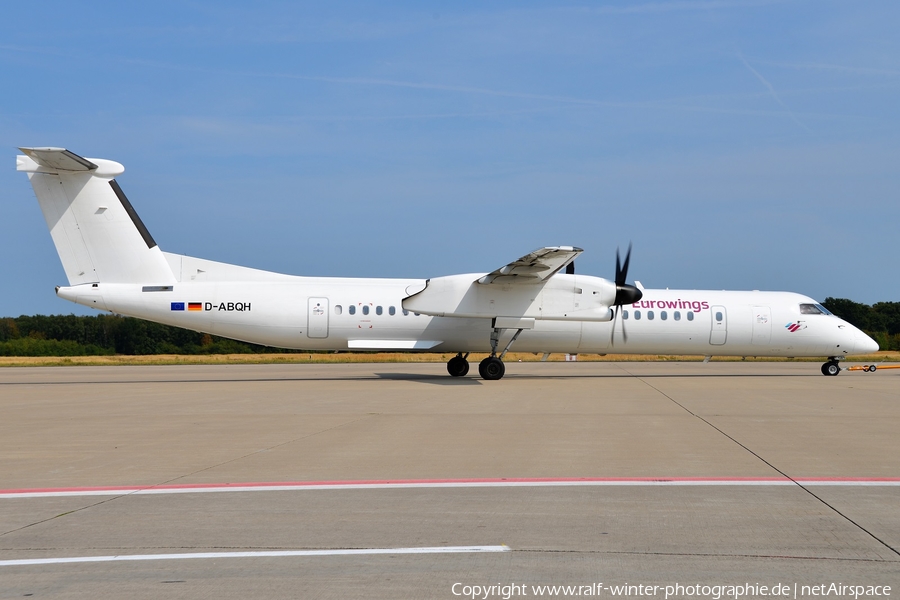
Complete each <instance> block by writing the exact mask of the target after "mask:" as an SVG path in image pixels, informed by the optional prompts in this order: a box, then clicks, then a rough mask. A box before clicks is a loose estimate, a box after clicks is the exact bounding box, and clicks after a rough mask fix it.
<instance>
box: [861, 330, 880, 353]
mask: <svg viewBox="0 0 900 600" xmlns="http://www.w3.org/2000/svg"><path fill="white" fill-rule="evenodd" d="M879 350H880V348H879V347H878V342H876V341H875V340H873V339H872V338H870V337H869V336H867V335H866V334H864V333H863V332H862V331H860V332H859V333H857V334H856V352H857V353H859V354H871V353H872V352H878V351H879Z"/></svg>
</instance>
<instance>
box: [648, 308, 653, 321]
mask: <svg viewBox="0 0 900 600" xmlns="http://www.w3.org/2000/svg"><path fill="white" fill-rule="evenodd" d="M647 319H648V320H650V321H652V320H653V311H652V310H648V311H647Z"/></svg>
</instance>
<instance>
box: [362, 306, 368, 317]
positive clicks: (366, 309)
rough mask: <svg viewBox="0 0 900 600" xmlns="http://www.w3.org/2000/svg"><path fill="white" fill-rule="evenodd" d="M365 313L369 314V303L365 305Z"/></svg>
mask: <svg viewBox="0 0 900 600" xmlns="http://www.w3.org/2000/svg"><path fill="white" fill-rule="evenodd" d="M363 314H364V315H367V314H369V307H368V305H363Z"/></svg>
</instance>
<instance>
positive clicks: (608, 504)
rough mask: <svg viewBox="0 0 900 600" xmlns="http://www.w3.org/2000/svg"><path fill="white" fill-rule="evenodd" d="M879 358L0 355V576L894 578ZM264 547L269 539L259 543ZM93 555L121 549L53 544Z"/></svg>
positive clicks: (895, 462)
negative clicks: (133, 359)
mask: <svg viewBox="0 0 900 600" xmlns="http://www.w3.org/2000/svg"><path fill="white" fill-rule="evenodd" d="M898 375H900V374H898V373H897V372H896V371H888V372H876V373H871V374H870V373H856V372H855V373H843V374H841V375H840V376H838V377H823V376H822V375H821V374H820V373H819V369H818V365H817V364H815V363H710V364H701V363H515V364H510V365H508V369H507V376H506V377H505V378H504V379H503V380H501V381H496V382H485V381H482V380H480V379H476V378H472V377H467V378H463V379H452V378H450V377H449V376H447V375H446V374H445V371H444V366H443V364H365V365H240V366H180V367H98V368H93V367H75V368H9V369H3V370H0V415H2V419H0V488H2V489H0V597H4V598H5V597H22V596H24V595H28V594H33V597H35V598H39V597H44V598H48V597H60V598H62V597H73V598H74V597H122V596H125V595H128V596H130V597H133V598H142V597H147V598H156V597H160V596H166V597H198V596H206V597H250V596H258V597H266V598H275V597H286V598H287V597H290V598H296V597H316V598H349V597H366V598H454V597H460V596H456V595H454V591H456V592H462V590H463V589H464V588H463V587H459V586H458V587H456V588H454V587H453V586H454V584H456V583H459V584H461V586H466V585H468V586H472V585H498V584H499V585H501V586H502V585H508V584H518V585H524V586H526V588H524V590H525V591H526V592H527V596H534V595H535V592H536V590H535V589H534V588H532V587H531V586H536V585H537V586H539V585H548V584H563V585H575V586H588V585H595V584H596V583H599V582H602V583H603V585H604V586H612V585H621V584H625V583H629V584H639V583H640V584H659V585H662V586H664V585H673V584H676V583H679V584H681V585H694V584H698V583H699V584H706V585H713V584H731V585H740V584H747V583H750V584H761V585H771V584H775V583H781V584H785V585H790V586H793V585H794V584H798V585H799V586H802V585H818V584H822V583H826V584H827V583H831V582H835V583H838V582H840V583H842V584H865V585H890V586H892V587H893V592H892V595H896V594H898V593H900V554H898V551H900V485H898V484H900V437H898V436H897V431H898V429H900V376H898ZM256 483H266V484H272V485H257V486H248V485H247V484H256ZM310 484H315V485H310ZM97 488H113V489H97ZM235 488H239V489H235ZM273 551H274V552H283V553H293V554H291V555H274V556H272V555H269V556H264V555H261V554H260V553H264V552H273ZM323 552H328V554H326V555H322V553H323ZM317 553H318V554H317ZM173 555H174V556H173ZM185 555H187V556H185ZM98 557H120V558H121V557H129V559H128V560H121V559H120V560H111V559H104V561H103V562H66V561H70V560H77V561H85V560H96V559H98ZM151 557H152V558H154V559H153V560H145V559H149V558H151ZM39 559H43V562H37V563H26V564H14V563H13V562H12V561H29V560H31V561H36V560H39ZM593 589H595V590H596V587H594V588H593ZM497 591H498V592H499V591H500V590H499V588H498V590H497ZM513 591H515V590H513ZM582 591H583V592H586V591H587V588H586V587H585V588H582ZM602 595H606V596H608V595H612V591H611V590H610V589H609V588H607V589H604V590H603V591H602ZM519 596H522V594H519ZM557 596H558V597H562V596H561V595H559V594H557ZM686 596H689V594H682V595H681V596H680V597H686ZM490 597H495V598H496V597H502V595H493V596H490ZM545 597H550V596H549V595H545ZM652 597H663V594H662V593H661V591H660V593H657V594H653V595H652ZM694 597H700V596H694Z"/></svg>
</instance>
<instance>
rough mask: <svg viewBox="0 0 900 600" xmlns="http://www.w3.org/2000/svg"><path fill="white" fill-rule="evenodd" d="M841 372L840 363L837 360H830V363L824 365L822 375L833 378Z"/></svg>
mask: <svg viewBox="0 0 900 600" xmlns="http://www.w3.org/2000/svg"><path fill="white" fill-rule="evenodd" d="M840 372H841V365H840V364H839V363H838V361H837V359H836V358H833V357H832V358H830V359H829V360H828V362H826V363H824V364H823V365H822V375H829V376H831V377H833V376H835V375H837V374H838V373H840Z"/></svg>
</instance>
